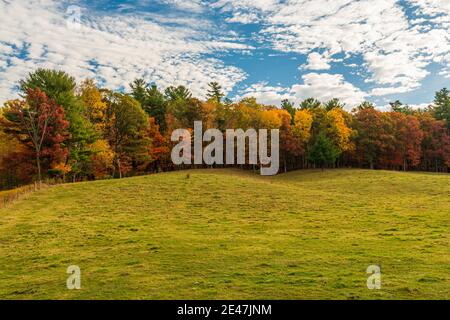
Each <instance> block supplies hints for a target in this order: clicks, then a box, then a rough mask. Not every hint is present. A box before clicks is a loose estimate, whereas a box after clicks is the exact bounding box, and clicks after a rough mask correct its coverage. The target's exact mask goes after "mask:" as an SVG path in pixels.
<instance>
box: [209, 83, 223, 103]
mask: <svg viewBox="0 0 450 320" xmlns="http://www.w3.org/2000/svg"><path fill="white" fill-rule="evenodd" d="M208 86H209V89H208V93H207V94H206V98H207V100H210V101H215V102H217V103H221V102H222V99H223V97H224V96H225V94H223V92H222V87H221V86H220V85H219V84H218V83H217V82H210V83H208Z"/></svg>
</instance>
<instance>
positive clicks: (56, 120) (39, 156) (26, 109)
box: [2, 88, 70, 182]
mask: <svg viewBox="0 0 450 320" xmlns="http://www.w3.org/2000/svg"><path fill="white" fill-rule="evenodd" d="M3 120H4V122H3V123H2V127H3V128H4V130H5V132H7V133H9V134H12V135H14V136H15V137H16V138H17V139H18V140H19V141H20V142H21V143H23V144H24V145H25V146H26V147H27V148H29V149H31V150H32V151H33V154H34V157H35V160H36V166H37V177H38V181H39V182H41V181H42V168H41V167H42V160H44V159H45V160H47V161H46V166H47V169H49V168H50V167H51V166H57V165H59V164H61V163H65V161H66V158H67V155H68V151H67V148H66V146H65V141H66V140H67V139H68V138H69V137H70V135H69V133H68V131H67V129H68V127H69V122H68V121H67V120H66V119H65V112H64V109H63V108H62V107H61V106H60V105H58V104H57V103H56V101H55V100H54V99H49V98H48V97H47V95H46V94H45V93H44V92H42V91H41V90H40V89H39V88H36V89H31V88H30V89H27V94H26V96H25V100H14V101H11V102H9V103H7V104H6V105H5V110H4V119H3Z"/></svg>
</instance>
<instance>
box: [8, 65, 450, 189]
mask: <svg viewBox="0 0 450 320" xmlns="http://www.w3.org/2000/svg"><path fill="white" fill-rule="evenodd" d="M130 87H131V91H130V92H126V93H124V92H114V91H112V90H108V89H105V88H101V87H99V86H98V85H96V83H95V82H94V81H93V80H92V79H87V80H85V81H83V82H82V83H81V84H79V85H78V84H77V83H76V81H75V79H74V78H73V77H71V76H70V75H68V74H67V73H65V72H62V71H55V70H47V69H38V70H37V71H35V72H33V73H31V74H29V75H28V77H27V78H25V79H23V80H21V81H20V82H19V92H20V98H19V99H16V100H10V101H7V102H5V103H4V106H3V108H1V109H0V188H1V189H9V188H14V187H16V186H19V185H24V184H28V183H30V182H33V181H42V180H43V179H56V180H58V181H64V182H68V181H82V180H95V179H106V178H122V177H124V176H133V175H139V174H146V173H154V172H161V171H170V170H175V169H177V167H175V166H174V165H173V163H172V161H171V159H170V153H171V149H172V147H173V145H174V142H172V141H171V133H172V131H173V130H175V129H178V128H192V126H193V124H194V121H198V120H201V121H202V122H203V130H207V129H210V128H217V129H219V130H221V131H222V132H224V133H225V130H226V129H229V128H242V129H244V130H246V129H248V128H254V129H260V128H261V129H279V130H280V163H281V168H280V171H284V172H286V171H289V170H296V169H304V168H325V167H330V168H333V167H358V168H371V169H391V170H405V171H406V170H423V171H436V172H448V170H449V167H450V93H449V91H448V90H447V89H445V88H444V89H442V90H441V91H439V92H437V93H436V96H435V100H434V103H433V104H432V105H430V106H429V107H428V108H426V109H420V110H415V109H412V108H411V107H409V106H408V105H404V104H402V103H401V102H400V101H396V102H393V103H391V104H390V105H391V110H389V111H385V112H382V111H380V110H377V109H376V108H375V106H374V105H373V104H371V103H370V102H364V103H362V104H361V105H359V106H357V107H356V108H354V109H353V110H352V111H351V112H348V111H346V110H345V109H344V107H345V106H344V104H343V103H341V102H340V101H339V100H338V99H332V100H331V101H328V102H325V103H323V102H321V101H318V100H317V99H314V98H309V99H306V100H304V101H302V102H301V103H300V104H299V105H298V106H295V105H294V104H293V103H292V102H290V101H288V100H284V101H282V104H281V108H277V107H276V106H269V105H263V104H260V103H258V102H257V101H256V99H255V98H245V99H242V100H241V101H238V102H233V101H231V100H229V99H228V98H225V95H224V94H223V92H222V89H221V87H220V85H219V84H218V83H216V82H211V83H210V84H209V90H208V92H207V93H206V99H205V100H204V101H202V100H201V99H198V98H196V97H194V96H193V95H192V93H191V92H190V91H189V89H188V88H186V87H184V86H170V87H168V88H166V89H165V90H163V91H161V90H159V89H158V87H157V86H156V85H155V84H148V83H146V82H145V81H144V80H143V79H136V80H135V81H134V82H133V83H131V84H130ZM195 167H199V165H197V166H195ZM200 167H201V166H200ZM241 167H243V168H248V169H251V168H253V169H255V166H254V165H253V166H250V165H248V166H246V165H244V166H241Z"/></svg>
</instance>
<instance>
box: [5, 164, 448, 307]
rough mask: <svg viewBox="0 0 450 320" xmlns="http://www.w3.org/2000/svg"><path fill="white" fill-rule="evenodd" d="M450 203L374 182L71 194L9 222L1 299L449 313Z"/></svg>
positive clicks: (395, 178)
mask: <svg viewBox="0 0 450 320" xmlns="http://www.w3.org/2000/svg"><path fill="white" fill-rule="evenodd" d="M188 173H189V174H190V178H187V174H188ZM449 195H450V175H437V174H427V173H400V172H388V171H366V170H329V171H325V172H320V171H299V172H294V173H288V174H283V175H279V176H276V177H261V176H259V175H256V174H252V173H248V172H241V171H238V170H197V171H189V172H186V171H183V172H173V173H163V174H157V175H151V176H145V177H137V178H130V179H122V180H109V181H97V182H87V183H77V184H67V185H60V186H57V187H53V188H51V189H47V190H42V191H39V192H36V193H34V194H30V195H28V196H27V197H26V198H24V199H22V200H19V201H18V202H16V203H14V204H12V205H10V206H9V207H8V208H4V209H1V210H0V299H13V298H15V299H46V298H49V299H135V298H137V299H399V298H405V299H418V298H431V299H437V298H446V299H449V298H450V255H449V245H450V219H449V215H450V200H449V199H450V197H449ZM70 265H77V266H79V267H80V269H81V290H68V289H67V288H66V279H67V277H68V274H67V273H66V270H67V268H68V266H70ZM369 265H378V266H380V267H381V272H382V287H381V289H380V290H369V289H368V288H367V285H366V281H367V278H368V276H369V275H368V274H366V269H367V267H368V266H369Z"/></svg>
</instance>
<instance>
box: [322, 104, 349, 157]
mask: <svg viewBox="0 0 450 320" xmlns="http://www.w3.org/2000/svg"><path fill="white" fill-rule="evenodd" d="M326 122H327V123H328V129H327V131H328V135H329V136H330V137H331V138H332V139H333V142H334V143H335V144H336V145H337V146H338V148H339V149H340V151H341V152H345V151H350V150H353V149H354V144H353V142H352V139H351V138H352V136H353V130H352V129H351V128H350V127H349V125H348V124H347V121H346V116H345V111H344V110H342V109H338V108H335V109H331V110H330V111H328V112H327V114H326Z"/></svg>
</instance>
